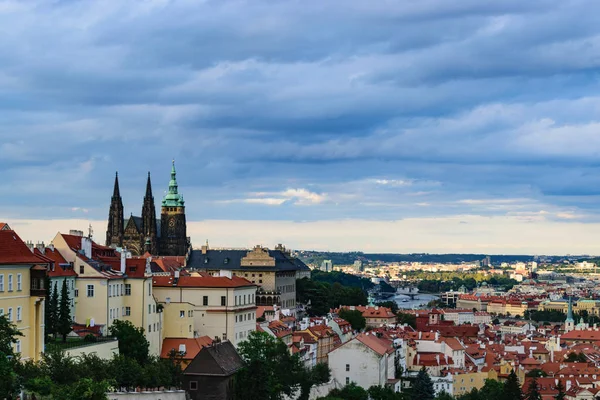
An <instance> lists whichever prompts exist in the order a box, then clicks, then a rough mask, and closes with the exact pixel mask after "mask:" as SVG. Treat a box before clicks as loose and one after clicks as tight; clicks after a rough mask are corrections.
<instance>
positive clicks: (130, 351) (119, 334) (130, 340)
mask: <svg viewBox="0 0 600 400" xmlns="http://www.w3.org/2000/svg"><path fill="white" fill-rule="evenodd" d="M109 333H110V335H111V336H114V337H116V338H117V339H119V354H122V355H123V356H125V357H129V358H133V359H134V360H136V361H137V362H138V363H139V364H140V365H144V364H145V363H146V362H147V361H148V357H149V354H150V353H149V351H150V343H148V340H147V339H146V336H145V335H144V329H143V328H137V327H136V326H135V325H133V324H132V323H131V322H130V321H121V320H115V321H114V322H113V324H112V326H111V327H110V328H109Z"/></svg>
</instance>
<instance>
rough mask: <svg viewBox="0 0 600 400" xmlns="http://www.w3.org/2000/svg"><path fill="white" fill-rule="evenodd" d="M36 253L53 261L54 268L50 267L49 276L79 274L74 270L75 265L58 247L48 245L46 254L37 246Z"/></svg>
mask: <svg viewBox="0 0 600 400" xmlns="http://www.w3.org/2000/svg"><path fill="white" fill-rule="evenodd" d="M34 252H35V255H37V256H38V257H43V258H45V259H47V260H48V261H49V262H50V263H52V264H53V265H52V268H50V269H48V276H50V277H52V278H54V277H67V276H77V273H76V272H75V271H74V270H73V267H72V266H71V265H70V264H69V263H68V262H67V260H65V259H64V257H63V256H62V255H61V254H60V252H59V251H58V250H56V249H54V250H53V249H51V248H49V247H46V248H45V249H44V254H42V252H41V251H40V250H38V249H37V248H36V249H35V250H34Z"/></svg>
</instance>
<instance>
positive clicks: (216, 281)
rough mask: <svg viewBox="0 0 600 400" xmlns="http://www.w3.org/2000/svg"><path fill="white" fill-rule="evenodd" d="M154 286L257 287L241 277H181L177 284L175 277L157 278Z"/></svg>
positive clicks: (153, 280)
mask: <svg viewBox="0 0 600 400" xmlns="http://www.w3.org/2000/svg"><path fill="white" fill-rule="evenodd" d="M152 284H153V285H154V286H159V287H172V286H175V287H217V288H228V287H245V286H256V285H255V284H254V283H252V282H250V281H249V280H247V279H244V278H241V277H239V276H233V277H231V278H228V277H226V276H180V277H179V279H178V280H177V282H175V278H174V276H173V275H169V276H155V277H153V278H152Z"/></svg>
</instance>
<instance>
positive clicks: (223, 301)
mask: <svg viewBox="0 0 600 400" xmlns="http://www.w3.org/2000/svg"><path fill="white" fill-rule="evenodd" d="M226 301H227V300H226V299H225V296H221V305H222V306H224V305H226V304H227V303H226Z"/></svg>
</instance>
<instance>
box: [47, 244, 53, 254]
mask: <svg viewBox="0 0 600 400" xmlns="http://www.w3.org/2000/svg"><path fill="white" fill-rule="evenodd" d="M48 248H49V249H50V251H52V252H54V245H53V244H52V243H50V244H49V245H48Z"/></svg>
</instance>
